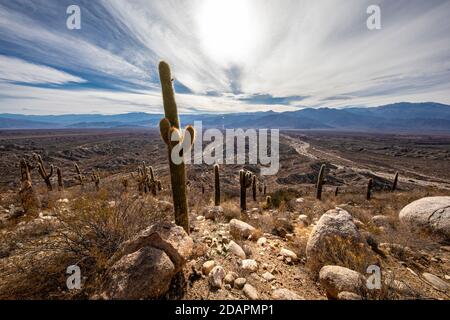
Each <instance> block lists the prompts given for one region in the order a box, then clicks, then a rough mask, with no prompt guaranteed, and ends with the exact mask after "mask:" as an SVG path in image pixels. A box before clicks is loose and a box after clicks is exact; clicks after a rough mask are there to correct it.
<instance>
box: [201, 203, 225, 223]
mask: <svg viewBox="0 0 450 320" xmlns="http://www.w3.org/2000/svg"><path fill="white" fill-rule="evenodd" d="M204 216H205V218H206V219H210V220H216V219H218V218H220V217H223V208H222V207H221V206H215V207H213V208H209V209H207V210H206V211H205V213H204Z"/></svg>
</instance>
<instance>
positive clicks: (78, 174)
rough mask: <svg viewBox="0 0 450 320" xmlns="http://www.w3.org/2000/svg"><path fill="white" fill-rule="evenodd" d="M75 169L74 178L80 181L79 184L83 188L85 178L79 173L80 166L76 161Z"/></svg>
mask: <svg viewBox="0 0 450 320" xmlns="http://www.w3.org/2000/svg"><path fill="white" fill-rule="evenodd" d="M75 171H76V172H77V175H76V176H75V179H77V180H78V182H79V183H80V186H81V187H82V188H83V186H84V182H85V180H86V178H85V177H84V175H83V174H82V173H81V170H80V167H79V166H78V164H76V163H75Z"/></svg>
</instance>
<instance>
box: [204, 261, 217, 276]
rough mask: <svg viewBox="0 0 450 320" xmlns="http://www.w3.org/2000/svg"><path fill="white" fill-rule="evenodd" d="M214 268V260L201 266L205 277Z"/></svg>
mask: <svg viewBox="0 0 450 320" xmlns="http://www.w3.org/2000/svg"><path fill="white" fill-rule="evenodd" d="M215 266H216V262H215V261H214V260H209V261H206V262H205V263H204V264H203V266H202V272H203V274H204V275H205V276H207V275H209V273H210V272H211V270H212V269H213V268H214V267H215Z"/></svg>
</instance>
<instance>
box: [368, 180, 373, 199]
mask: <svg viewBox="0 0 450 320" xmlns="http://www.w3.org/2000/svg"><path fill="white" fill-rule="evenodd" d="M372 187H373V180H372V179H369V182H368V183H367V194H366V198H367V200H370V199H371V198H372Z"/></svg>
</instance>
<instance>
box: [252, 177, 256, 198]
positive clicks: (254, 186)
mask: <svg viewBox="0 0 450 320" xmlns="http://www.w3.org/2000/svg"><path fill="white" fill-rule="evenodd" d="M252 195H253V201H256V176H255V175H254V176H253V179H252Z"/></svg>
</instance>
